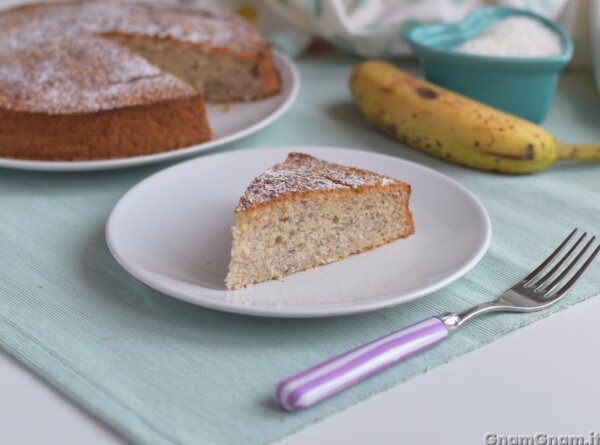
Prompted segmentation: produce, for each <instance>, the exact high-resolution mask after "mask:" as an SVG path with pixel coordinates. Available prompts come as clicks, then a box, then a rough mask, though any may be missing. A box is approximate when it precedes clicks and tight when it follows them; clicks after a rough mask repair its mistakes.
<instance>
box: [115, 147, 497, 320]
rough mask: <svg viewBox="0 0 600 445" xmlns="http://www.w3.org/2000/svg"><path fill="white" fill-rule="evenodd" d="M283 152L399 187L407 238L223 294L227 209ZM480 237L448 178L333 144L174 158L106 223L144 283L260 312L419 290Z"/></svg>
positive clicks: (470, 204) (405, 296) (333, 310)
mask: <svg viewBox="0 0 600 445" xmlns="http://www.w3.org/2000/svg"><path fill="white" fill-rule="evenodd" d="M290 151H302V152H305V153H309V154H313V155H315V156H317V157H319V158H322V159H326V160H329V161H335V162H339V163H343V164H347V165H352V166H359V167H363V168H367V169H369V170H373V171H375V172H379V173H383V174H386V175H389V176H392V177H395V178H398V179H400V180H403V181H405V182H407V183H409V184H411V186H412V190H413V195H412V199H411V205H410V206H411V209H412V211H413V215H414V219H415V227H416V233H415V234H414V235H412V236H411V237H409V238H407V239H404V240H399V241H396V242H393V243H391V244H388V245H385V246H383V247H380V248H377V249H375V250H372V251H369V252H365V253H362V254H360V255H353V256H351V257H350V258H347V259H345V260H342V261H339V262H337V263H333V264H328V265H326V266H322V267H318V268H316V269H312V270H309V271H306V272H300V273H297V274H295V275H291V276H289V277H287V278H286V279H285V280H283V281H269V282H266V283H261V284H257V285H254V286H251V287H249V288H248V289H244V290H239V291H228V290H227V289H226V288H225V286H224V284H223V280H224V278H225V275H226V273H227V266H228V263H229V258H230V247H231V240H232V238H231V234H230V227H231V225H232V224H233V209H234V208H235V206H236V205H237V203H238V200H239V198H240V196H241V195H242V193H243V192H244V190H245V188H246V186H247V185H248V183H249V182H250V181H251V180H252V179H253V178H254V177H255V176H257V175H258V174H259V173H261V172H262V171H264V170H265V169H267V168H268V167H270V166H271V165H273V164H274V163H276V162H280V161H282V160H283V159H284V158H285V157H286V155H287V153H288V152H290ZM490 239H491V224H490V219H489V217H488V215H487V212H486V211H485V209H484V208H483V206H482V205H481V204H480V203H479V201H478V200H477V199H476V198H475V197H474V196H473V195H472V194H471V193H470V192H469V191H467V190H466V189H465V188H463V187H462V186H460V185H459V184H457V183H456V182H454V181H453V180H452V179H450V178H448V177H446V176H444V175H442V174H440V173H437V172H436V171H434V170H431V169H429V168H427V167H423V166H421V165H418V164H414V163H412V162H408V161H405V160H402V159H398V158H393V157H390V156H383V155H379V154H373V153H369V152H366V151H358V150H347V149H337V148H307V149H298V148H297V147H294V148H287V147H285V148H265V149H253V150H241V151H235V152H228V153H223V154H217V155H212V156H207V157H202V158H201V159H194V160H191V161H187V162H184V163H181V164H178V165H176V166H173V167H170V168H167V169H165V170H163V171H161V172H159V173H157V174H155V175H153V176H151V177H149V178H147V179H145V180H144V181H142V182H141V183H139V184H138V185H136V186H135V187H133V188H132V189H131V190H130V191H129V192H128V193H127V194H125V196H123V198H122V199H121V200H120V201H119V203H118V204H117V205H116V206H115V208H114V209H113V211H112V213H111V215H110V217H109V219H108V223H107V226H106V240H107V242H108V246H109V248H110V250H111V252H112V254H113V255H114V257H115V258H116V259H117V261H118V262H119V263H120V264H121V265H122V266H123V267H124V268H125V269H126V270H127V271H129V272H130V273H131V274H132V275H133V276H135V277H136V278H138V279H139V280H140V281H143V282H144V283H146V284H148V285H149V286H151V287H153V288H155V289H158V290H159V291H161V292H163V293H165V294H167V295H170V296H173V297H175V298H179V299H181V300H185V301H188V302H190V303H193V304H197V305H201V306H206V307H209V308H213V309H220V310H224V311H229V312H237V313H243V314H251V315H263V316H272V317H322V316H331V315H342V314H351V313H357V312H365V311H371V310H374V309H379V308H384V307H388V306H393V305H396V304H399V303H404V302H406V301H409V300H412V299H415V298H418V297H421V296H424V295H427V294H429V293H431V292H433V291H435V290H437V289H440V288H442V287H444V286H446V285H448V284H449V283H451V282H452V281H454V280H456V279H458V278H459V277H461V276H462V275H464V274H465V273H467V272H468V271H469V270H470V269H471V268H472V267H473V266H475V264H477V262H478V261H479V260H480V259H481V257H482V256H483V254H484V253H485V252H486V250H487V248H488V246H489V243H490Z"/></svg>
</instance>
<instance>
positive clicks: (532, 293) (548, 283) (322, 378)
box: [275, 229, 600, 411]
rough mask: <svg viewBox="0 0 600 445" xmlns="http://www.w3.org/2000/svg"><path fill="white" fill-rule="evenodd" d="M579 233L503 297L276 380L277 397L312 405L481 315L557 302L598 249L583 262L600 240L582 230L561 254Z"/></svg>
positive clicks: (289, 405)
mask: <svg viewBox="0 0 600 445" xmlns="http://www.w3.org/2000/svg"><path fill="white" fill-rule="evenodd" d="M576 233H577V229H574V230H573V231H572V232H571V234H570V235H569V236H568V237H567V238H566V239H565V240H564V241H563V242H562V243H561V244H560V245H559V246H558V247H557V248H556V250H554V252H552V253H551V254H550V256H549V257H548V258H546V259H545V260H544V261H543V262H542V263H541V264H540V265H539V266H538V267H537V268H535V269H534V270H533V272H531V273H530V274H529V275H527V276H526V277H525V278H523V279H522V280H521V281H519V282H518V283H517V284H515V285H514V286H513V287H511V288H510V289H508V290H506V291H505V292H504V293H503V294H502V295H501V296H500V298H498V299H496V300H493V301H488V302H485V303H481V304H478V305H477V306H473V307H472V308H470V309H467V310H465V311H463V312H459V313H446V314H444V315H442V316H440V317H431V318H428V319H426V320H423V321H420V322H418V323H415V324H413V325H411V326H408V327H406V328H404V329H400V330H398V331H395V332H392V333H391V334H389V335H386V336H384V337H381V338H379V339H377V340H374V341H372V342H370V343H367V344H365V345H363V346H359V347H358V348H355V349H352V350H350V351H347V352H345V353H343V354H340V355H338V356H336V357H334V358H332V359H329V360H327V361H324V362H322V363H319V364H318V365H315V366H313V367H311V368H308V369H306V370H304V371H301V372H299V373H297V374H294V375H292V376H291V377H288V378H286V379H284V380H282V381H281V382H279V383H278V384H277V387H276V389H275V401H276V402H277V403H278V404H279V405H280V406H281V407H282V408H284V409H286V410H288V411H296V410H300V409H304V408H308V407H310V406H313V405H315V404H317V403H319V402H321V401H323V400H325V399H327V398H329V397H331V396H333V395H335V394H337V393H339V392H340V391H342V390H344V389H346V388H348V387H349V386H352V385H354V384H355V383H359V382H361V381H363V380H365V379H367V378H369V377H371V376H372V375H374V374H377V373H379V372H380V371H383V370H384V369H387V368H389V367H391V366H393V365H395V364H397V363H399V362H401V361H403V360H406V359H407V358H409V357H411V356H413V355H415V354H417V353H419V352H422V351H424V350H426V349H429V348H431V347H432V346H434V345H436V344H438V343H440V342H441V341H443V340H445V339H446V338H448V334H449V333H450V332H452V331H453V330H454V329H456V328H458V327H459V326H461V325H462V324H463V323H464V322H465V321H467V320H470V319H472V318H474V317H476V316H478V315H481V314H487V313H489V312H502V311H507V312H533V311H537V310H540V309H545V308H547V307H548V306H550V305H552V304H554V303H556V302H557V301H558V300H560V299H561V298H562V297H564V296H565V295H566V294H567V293H568V292H569V290H571V288H572V287H573V286H574V285H575V283H576V282H577V281H578V280H579V279H580V278H581V276H582V275H583V274H584V272H585V271H586V269H587V268H588V267H589V266H590V264H592V262H593V261H594V259H595V258H596V256H597V255H598V252H599V251H600V245H598V246H596V248H595V249H594V250H593V251H592V253H591V254H590V255H588V256H587V259H585V261H582V259H583V258H584V256H585V254H586V253H587V252H588V251H589V250H590V248H591V247H593V245H594V243H595V240H596V237H595V236H593V237H592V238H591V239H590V240H589V241H587V242H586V244H585V245H584V246H583V247H580V246H581V245H582V243H583V242H584V241H585V240H586V238H587V236H588V235H587V233H584V234H583V235H581V236H580V237H579V238H578V239H577V241H575V243H573V245H572V246H571V247H570V248H569V250H568V251H567V252H566V253H565V254H564V255H562V256H561V254H562V253H563V252H564V251H565V249H567V247H568V246H569V245H570V243H571V241H572V240H573V238H574V237H575V234H576ZM573 256H574V258H573ZM553 263H554V264H553ZM552 264H553V265H552ZM551 265H552V267H550V266H551Z"/></svg>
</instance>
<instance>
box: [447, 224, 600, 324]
mask: <svg viewBox="0 0 600 445" xmlns="http://www.w3.org/2000/svg"><path fill="white" fill-rule="evenodd" d="M576 233H577V229H575V230H573V231H572V232H571V233H570V234H569V236H567V238H565V240H564V241H563V242H562V243H560V245H559V246H558V247H557V248H556V249H555V250H554V252H552V253H551V254H550V256H549V257H548V258H546V259H545V260H544V261H542V263H541V264H540V265H539V266H538V267H536V268H535V269H534V270H533V271H532V272H531V273H530V274H529V275H527V276H526V277H525V278H523V279H522V280H521V281H519V282H518V283H517V284H516V285H514V286H513V287H511V288H510V289H508V290H506V291H505V292H504V293H503V294H502V296H501V297H500V298H498V299H496V300H494V301H488V302H486V303H482V304H479V305H477V306H475V307H472V308H470V309H468V310H466V311H463V312H461V313H458V314H452V313H450V314H445V315H444V316H443V317H442V320H443V321H444V323H445V324H446V327H447V328H449V329H453V328H456V327H458V326H460V325H461V324H462V323H463V322H465V321H466V320H468V319H470V318H472V317H474V316H476V315H479V314H482V313H487V312H497V311H512V312H531V311H535V310H539V309H543V308H545V307H548V306H550V305H551V304H554V303H556V302H557V301H558V300H560V299H561V298H562V297H564V296H565V295H566V294H567V292H569V290H571V288H572V287H573V286H574V285H575V283H576V282H577V281H578V280H579V279H580V278H581V276H582V275H583V274H584V272H585V271H586V270H587V268H588V267H589V266H590V265H591V264H592V262H593V261H594V259H595V258H596V256H597V255H598V253H600V245H598V243H596V237H595V236H592V238H591V239H590V240H589V241H588V242H587V243H586V244H585V245H584V246H583V247H581V245H582V243H583V242H584V241H585V240H586V238H587V236H588V235H587V233H584V234H583V235H581V236H580V237H579V239H577V241H575V243H574V244H573V245H572V246H571V247H570V248H569V250H568V251H567V253H565V254H564V255H562V253H563V251H564V250H565V249H567V248H568V246H569V244H570V243H571V241H572V240H573V238H574V236H575V234H576ZM594 245H596V246H595V248H594ZM592 248H593V250H592V253H591V254H589V255H588V256H587V258H585V257H586V253H588V252H589V251H590V249H592ZM571 258H573V259H571ZM553 263H554V265H553V266H552V267H550V266H551V265H552V264H553ZM549 267H550V269H549V270H548V271H547V269H548V268H549ZM542 274H543V276H542V277H541V278H539V279H537V280H536V278H537V277H539V276H540V275H542ZM569 277H570V278H569ZM551 280H552V281H551ZM548 283H549V284H548Z"/></svg>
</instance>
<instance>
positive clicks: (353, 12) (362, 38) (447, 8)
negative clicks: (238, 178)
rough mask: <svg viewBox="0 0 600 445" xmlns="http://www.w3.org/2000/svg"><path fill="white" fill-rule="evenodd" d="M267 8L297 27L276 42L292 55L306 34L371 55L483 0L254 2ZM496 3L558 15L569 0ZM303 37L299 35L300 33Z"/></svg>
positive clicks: (398, 48) (385, 52)
mask: <svg viewBox="0 0 600 445" xmlns="http://www.w3.org/2000/svg"><path fill="white" fill-rule="evenodd" d="M250 3H254V4H256V5H258V7H259V8H261V7H262V8H261V9H262V10H263V11H264V10H265V9H266V8H269V9H270V10H271V11H265V12H267V13H270V12H275V13H276V14H278V15H279V16H281V17H282V18H284V20H285V21H286V22H287V23H288V24H289V25H290V26H292V27H293V30H294V32H293V33H291V34H290V33H289V32H288V31H289V28H288V29H287V30H285V31H282V30H277V31H276V32H275V33H274V35H273V41H274V42H275V44H277V45H279V46H283V48H284V50H286V51H287V52H289V53H292V54H298V53H300V52H301V51H302V49H303V47H304V45H306V43H307V42H308V40H307V39H306V36H312V37H320V38H322V39H325V40H327V41H328V42H331V43H332V44H334V45H336V46H338V47H340V48H342V49H345V50H347V51H351V52H353V53H356V54H359V55H361V56H367V57H392V56H397V55H402V54H407V53H408V52H409V49H408V47H407V45H406V44H405V43H404V41H403V37H402V36H403V32H404V31H405V30H406V29H407V27H410V26H412V25H414V24H415V23H429V22H451V21H457V20H460V19H461V18H462V17H464V16H465V15H466V14H467V13H469V12H470V11H472V10H473V9H475V8H477V7H479V6H482V3H490V2H489V1H488V2H483V1H482V0H263V1H262V2H250ZM494 3H497V4H504V5H507V6H513V7H518V8H524V9H529V10H533V11H535V12H537V13H540V14H542V15H545V16H547V17H550V18H555V17H557V16H558V14H559V13H560V12H561V10H562V9H563V7H564V6H565V5H566V3H567V0H499V1H496V2H494ZM299 35H300V36H302V37H301V38H300V39H298V36H299Z"/></svg>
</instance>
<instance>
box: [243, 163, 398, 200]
mask: <svg viewBox="0 0 600 445" xmlns="http://www.w3.org/2000/svg"><path fill="white" fill-rule="evenodd" d="M391 184H401V182H400V181H397V180H396V179H393V178H390V177H388V176H383V175H379V174H377V173H373V172H371V171H368V170H363V169H360V168H355V167H346V166H343V165H339V164H334V163H332V162H327V161H323V160H320V159H317V158H315V157H313V156H310V155H306V154H302V153H290V154H289V155H288V157H287V159H286V160H285V161H284V162H283V163H281V164H275V165H274V166H273V167H271V168H270V169H268V170H267V171H265V172H264V173H262V174H261V175H260V176H258V177H256V178H255V179H254V180H253V181H252V182H251V183H250V185H249V186H248V188H247V189H246V191H245V193H244V196H242V198H241V199H240V203H239V204H238V206H237V208H236V209H235V211H236V212H243V211H246V210H249V209H251V208H253V207H256V206H257V205H259V204H262V203H266V202H268V201H271V200H274V199H277V198H279V197H282V196H285V195H289V194H292V193H306V192H313V191H326V190H344V189H345V190H359V189H361V188H363V187H369V186H377V185H378V186H387V185H391Z"/></svg>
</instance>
